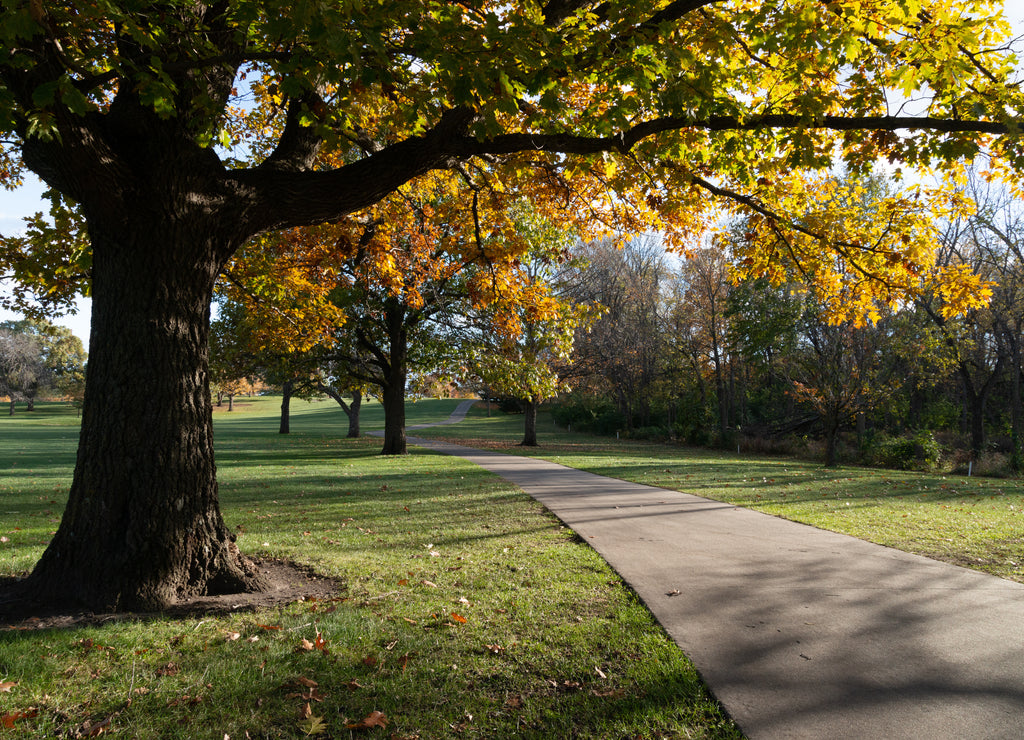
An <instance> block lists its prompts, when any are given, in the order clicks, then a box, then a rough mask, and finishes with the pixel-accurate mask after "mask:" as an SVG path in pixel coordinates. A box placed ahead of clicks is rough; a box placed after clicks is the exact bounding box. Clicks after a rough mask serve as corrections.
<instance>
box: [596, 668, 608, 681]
mask: <svg viewBox="0 0 1024 740" xmlns="http://www.w3.org/2000/svg"><path fill="white" fill-rule="evenodd" d="M594 672H595V673H596V674H597V675H599V676H600V677H601V678H608V676H606V675H604V671H602V670H601V669H600V668H598V667H597V666H594Z"/></svg>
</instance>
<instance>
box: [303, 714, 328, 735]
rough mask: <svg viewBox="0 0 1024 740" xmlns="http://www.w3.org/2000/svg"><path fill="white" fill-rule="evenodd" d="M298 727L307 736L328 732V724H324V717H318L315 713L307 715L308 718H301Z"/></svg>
mask: <svg viewBox="0 0 1024 740" xmlns="http://www.w3.org/2000/svg"><path fill="white" fill-rule="evenodd" d="M297 727H298V728H299V730H300V731H301V732H302V733H303V734H304V735H305V736H306V737H312V736H313V735H322V734H323V733H325V732H327V725H325V724H324V718H323V717H317V716H316V715H315V714H312V715H310V716H309V717H306V719H303V720H300V721H299V722H298V723H297Z"/></svg>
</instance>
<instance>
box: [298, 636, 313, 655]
mask: <svg viewBox="0 0 1024 740" xmlns="http://www.w3.org/2000/svg"><path fill="white" fill-rule="evenodd" d="M314 649H315V648H314V647H313V643H311V642H310V641H309V640H307V639H306V638H305V637H303V638H302V640H301V641H300V642H299V644H298V647H296V648H295V652H297V653H308V652H310V651H311V650H314Z"/></svg>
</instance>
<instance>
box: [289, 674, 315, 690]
mask: <svg viewBox="0 0 1024 740" xmlns="http://www.w3.org/2000/svg"><path fill="white" fill-rule="evenodd" d="M290 683H293V684H296V683H297V684H299V685H300V686H305V687H306V688H307V689H315V688H317V687H318V686H319V685H320V684H318V683H317V682H316V681H314V680H313V679H312V678H306V677H305V676H296V677H295V678H293V679H292V680H291V681H290Z"/></svg>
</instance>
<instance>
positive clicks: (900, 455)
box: [861, 430, 942, 470]
mask: <svg viewBox="0 0 1024 740" xmlns="http://www.w3.org/2000/svg"><path fill="white" fill-rule="evenodd" d="M861 454H862V456H863V458H864V462H866V463H867V464H869V465H878V466H881V467H886V468H896V469H898V470H917V469H930V468H934V467H936V466H937V465H938V464H939V459H940V458H941V457H942V446H941V445H940V444H939V442H938V440H936V439H935V435H934V434H932V433H931V432H930V431H927V430H922V431H920V432H917V433H916V434H914V435H913V436H902V437H890V436H889V435H887V434H885V433H884V432H878V433H875V434H871V435H868V436H867V437H866V438H865V440H864V443H863V445H862V449H861Z"/></svg>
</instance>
